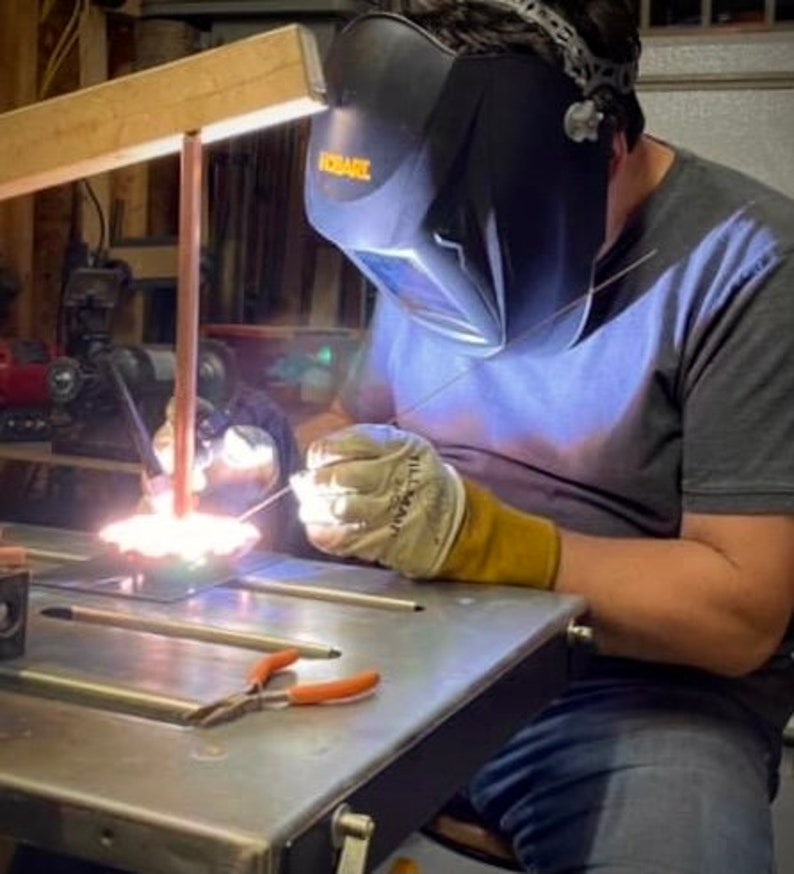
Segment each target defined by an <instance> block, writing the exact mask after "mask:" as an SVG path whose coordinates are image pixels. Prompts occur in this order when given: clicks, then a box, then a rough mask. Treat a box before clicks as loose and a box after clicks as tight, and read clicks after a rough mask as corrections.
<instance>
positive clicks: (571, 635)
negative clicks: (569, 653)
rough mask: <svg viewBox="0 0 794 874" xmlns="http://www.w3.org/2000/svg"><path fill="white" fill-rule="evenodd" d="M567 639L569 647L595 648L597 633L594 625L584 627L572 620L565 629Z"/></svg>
mask: <svg viewBox="0 0 794 874" xmlns="http://www.w3.org/2000/svg"><path fill="white" fill-rule="evenodd" d="M565 637H566V640H567V641H568V645H569V646H575V647H581V648H582V649H594V648H595V632H594V631H593V627H592V625H584V624H582V623H581V622H577V621H576V620H575V619H572V620H571V621H570V622H569V623H568V627H567V628H566V629H565Z"/></svg>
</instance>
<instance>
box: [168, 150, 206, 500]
mask: <svg viewBox="0 0 794 874" xmlns="http://www.w3.org/2000/svg"><path fill="white" fill-rule="evenodd" d="M201 162H202V149H201V134H200V133H188V134H185V136H184V138H183V140H182V153H181V164H180V178H179V256H178V264H177V298H176V384H175V388H174V515H175V516H177V517H182V516H186V515H187V514H188V513H189V512H190V510H191V506H192V497H191V484H192V476H191V474H192V471H193V455H194V451H195V447H194V445H193V439H194V438H193V429H194V422H195V420H196V379H197V377H196V367H197V361H198V328H199V269H200V258H201Z"/></svg>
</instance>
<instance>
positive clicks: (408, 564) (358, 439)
mask: <svg viewBox="0 0 794 874" xmlns="http://www.w3.org/2000/svg"><path fill="white" fill-rule="evenodd" d="M291 483H292V487H293V491H294V492H295V494H296V496H297V498H298V503H299V511H298V512H299V516H300V519H301V521H302V522H303V523H304V525H305V526H306V532H307V535H308V537H309V540H310V541H311V542H312V543H313V544H314V545H315V546H316V547H317V548H318V549H320V550H322V551H323V552H327V553H331V554H332V555H337V556H354V557H356V558H360V559H366V560H368V561H374V562H378V563H380V564H382V565H384V566H386V567H389V568H392V569H394V570H396V571H399V572H400V573H402V574H404V575H405V576H409V577H417V578H426V579H431V578H441V579H459V580H468V581H471V582H494V583H517V584H521V585H529V586H533V587H536V588H551V587H552V585H553V582H554V577H555V575H556V572H557V565H558V562H559V533H558V530H557V528H556V526H555V525H554V523H553V522H551V521H550V520H548V519H544V518H541V517H538V516H531V515H529V514H526V513H520V512H518V511H516V510H513V509H512V508H510V507H508V506H506V505H505V504H502V503H501V502H500V501H498V500H497V499H496V498H495V497H494V496H493V495H491V494H490V493H489V492H487V491H486V490H485V489H482V488H480V487H479V486H476V485H474V484H473V483H470V482H468V481H464V480H463V479H461V477H460V476H459V475H458V473H457V472H456V471H455V470H454V468H452V467H451V466H449V465H448V464H445V463H444V462H443V461H442V459H441V458H440V457H439V455H438V454H437V453H436V451H435V450H434V449H433V447H432V446H431V444H430V443H429V442H428V441H427V440H425V439H424V438H423V437H420V436H418V435H416V434H411V433H408V432H406V431H402V430H400V429H398V428H394V427H392V426H390V425H354V426H352V427H349V428H345V429H344V430H342V431H338V432H335V433H334V434H331V435H329V436H327V437H324V438H322V439H320V440H318V441H315V442H314V443H313V444H312V445H311V446H310V447H309V450H308V453H307V458H306V470H305V471H304V472H302V473H300V474H296V475H294V476H293V477H292V478H291Z"/></svg>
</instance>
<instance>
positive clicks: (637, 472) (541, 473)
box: [341, 151, 794, 724]
mask: <svg viewBox="0 0 794 874" xmlns="http://www.w3.org/2000/svg"><path fill="white" fill-rule="evenodd" d="M528 244H531V241H528ZM632 265H634V266H632ZM624 271H625V273H624ZM618 275H620V278H619V279H617V280H616V281H613V282H610V281H609V280H610V279H611V278H613V277H615V276H618ZM602 285H603V288H602V289H601V290H600V291H598V292H597V293H595V294H594V296H593V299H592V305H591V310H590V313H589V315H588V319H587V322H586V324H585V326H584V329H583V333H582V336H581V337H580V338H579V340H578V341H577V342H576V343H575V344H574V345H573V346H572V347H571V348H569V349H567V350H565V351H563V352H560V353H558V354H554V355H550V356H546V357H540V358H539V357H535V356H533V355H532V354H531V353H529V352H528V351H527V349H525V348H524V347H525V346H527V345H531V344H525V343H522V341H521V339H518V340H517V341H515V342H513V343H512V344H510V345H509V346H508V347H507V348H506V349H505V350H503V351H502V352H501V353H499V354H498V355H496V356H494V357H492V358H489V359H485V360H479V359H474V358H468V357H465V356H462V355H459V354H456V353H455V352H454V351H453V350H451V349H449V348H448V347H446V346H445V345H444V343H443V341H442V340H440V339H438V338H436V337H435V336H434V335H432V334H431V333H429V332H427V331H426V330H424V329H423V328H422V327H421V326H418V325H416V324H414V323H413V322H412V321H411V320H410V318H408V317H407V316H406V314H405V313H404V312H403V311H402V310H400V309H399V307H398V306H397V305H396V304H394V303H392V302H390V301H389V300H387V299H386V298H385V297H384V296H380V298H379V301H378V305H377V307H376V312H375V314H374V317H373V323H372V326H371V332H370V337H369V341H368V344H367V345H366V346H365V348H364V350H363V352H362V355H361V358H360V361H359V365H358V367H357V369H356V370H355V371H354V373H353V374H352V375H351V379H350V381H349V383H348V384H347V386H346V387H345V388H344V389H343V392H342V397H341V400H342V404H343V406H344V407H345V408H346V410H347V411H348V413H349V414H350V415H351V416H352V417H353V418H354V419H356V420H358V421H393V422H395V423H396V424H398V425H399V426H400V427H403V428H406V429H408V430H412V431H415V432H418V433H420V434H423V435H424V436H426V437H427V438H429V439H430V440H431V441H432V442H433V443H434V444H435V446H436V447H437V448H438V450H439V451H440V453H441V454H442V455H443V457H444V458H445V459H446V460H447V461H449V462H450V463H452V464H453V465H454V466H455V467H456V468H457V469H458V470H459V471H460V473H461V474H462V475H463V476H465V477H469V478H471V479H474V480H476V481H479V482H481V483H483V484H484V485H486V486H488V487H489V488H490V489H491V490H492V491H493V492H494V493H495V494H497V495H498V496H499V497H501V498H502V499H503V500H505V501H506V502H508V503H509V504H511V505H513V506H515V507H518V508H520V509H523V510H526V511H528V512H533V513H539V514H542V515H545V516H548V517H551V518H553V519H555V520H556V521H557V522H558V523H559V524H561V525H563V526H565V527H567V528H569V529H572V530H577V531H583V532H587V533H592V534H598V535H604V536H637V537H676V536H677V535H678V532H679V528H680V521H681V514H682V513H683V512H686V511H689V512H698V513H794V202H792V201H791V200H789V199H788V198H786V197H784V196H783V195H782V194H780V193H778V192H775V191H773V190H771V189H769V188H766V187H764V186H762V185H761V184H760V183H758V182H756V181H754V180H751V179H749V178H748V177H745V176H743V175H741V174H739V173H736V172H734V171H732V170H728V169H727V168H724V167H721V166H718V165H715V164H712V163H710V162H707V161H705V160H703V159H700V158H698V157H696V156H694V155H691V154H689V153H686V152H680V151H679V152H678V153H677V156H676V160H675V162H674V164H673V166H672V168H671V169H670V171H669V173H668V175H667V177H666V178H665V180H664V182H663V184H662V185H661V186H660V188H659V189H658V190H657V191H656V192H655V193H654V194H653V195H652V197H651V198H650V199H649V200H648V201H647V202H646V204H645V205H644V208H643V209H642V211H641V212H640V214H638V215H636V216H635V217H634V218H633V220H632V221H631V223H630V224H629V226H628V227H627V228H626V229H625V231H624V233H623V235H622V236H621V238H620V240H618V242H617V244H616V245H615V246H614V247H613V248H612V250H611V251H610V253H609V254H608V255H607V257H606V258H605V259H604V260H603V261H602V263H600V264H599V265H598V270H597V275H596V277H595V287H596V288H598V287H599V286H602ZM786 651H788V649H787V650H786ZM596 661H598V660H596ZM793 666H794V663H792V660H791V659H790V658H789V657H787V656H786V655H784V654H781V657H779V658H778V659H777V660H776V661H775V665H774V670H772V666H770V670H769V671H762V672H759V674H758V676H756V677H754V678H752V680H751V681H750V682H749V684H748V682H747V681H738V682H731V683H730V687H731V688H732V689H734V690H736V691H738V692H739V693H740V694H741V695H742V697H743V699H744V700H746V701H747V702H749V703H750V704H751V705H752V706H753V708H754V709H755V710H758V711H760V712H761V713H762V714H763V715H765V716H766V717H767V718H768V719H770V720H772V721H774V722H775V723H776V724H781V722H784V721H785V719H786V717H787V714H788V712H789V711H790V710H792V709H794V671H792V670H785V669H790V668H792V667H793ZM600 669H601V670H608V671H613V670H614V671H616V672H618V673H620V672H622V671H626V672H631V671H634V672H636V671H649V672H650V671H652V670H653V669H652V666H648V665H640V664H638V663H631V662H629V661H628V660H616V659H609V660H603V661H602V663H601V666H600ZM659 670H662V671H665V672H668V673H674V672H675V673H677V674H681V673H682V672H681V671H680V669H667V668H661V669H659ZM683 673H686V672H683ZM691 676H692V677H699V678H700V679H704V677H703V676H702V675H701V674H700V673H699V672H691ZM769 676H771V677H772V678H771V679H769V678H768V677H769ZM719 682H722V681H719ZM745 687H746V688H747V690H749V691H748V693H747V694H745V691H744V690H745ZM748 696H749V697H748Z"/></svg>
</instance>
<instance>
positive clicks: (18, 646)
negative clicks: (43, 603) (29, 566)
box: [0, 570, 30, 659]
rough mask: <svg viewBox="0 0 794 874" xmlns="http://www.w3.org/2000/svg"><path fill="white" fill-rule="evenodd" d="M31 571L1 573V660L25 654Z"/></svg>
mask: <svg viewBox="0 0 794 874" xmlns="http://www.w3.org/2000/svg"><path fill="white" fill-rule="evenodd" d="M29 586H30V571H27V570H20V571H15V572H13V573H2V572H0V659H13V658H16V657H17V656H21V655H22V654H23V653H24V652H25V631H26V628H27V620H28V588H29Z"/></svg>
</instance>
